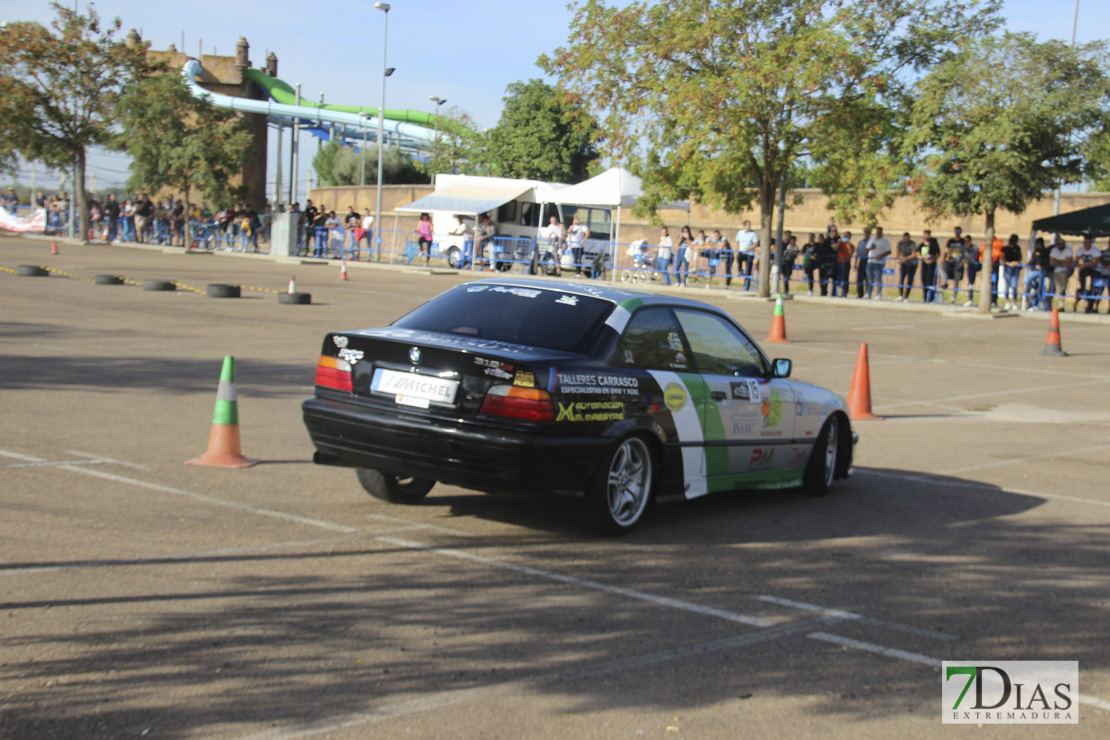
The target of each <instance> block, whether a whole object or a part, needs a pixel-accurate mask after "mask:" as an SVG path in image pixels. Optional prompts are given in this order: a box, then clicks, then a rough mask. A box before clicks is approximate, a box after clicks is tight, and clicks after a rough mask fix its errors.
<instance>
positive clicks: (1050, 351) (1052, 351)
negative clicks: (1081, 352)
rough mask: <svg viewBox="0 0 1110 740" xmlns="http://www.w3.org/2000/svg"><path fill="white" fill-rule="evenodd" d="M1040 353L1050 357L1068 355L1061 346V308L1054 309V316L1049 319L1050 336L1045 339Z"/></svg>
mask: <svg viewBox="0 0 1110 740" xmlns="http://www.w3.org/2000/svg"><path fill="white" fill-rule="evenodd" d="M1040 354H1042V355H1047V356H1049V357H1067V356H1068V353H1067V352H1065V351H1064V348H1063V347H1061V346H1060V309H1058V308H1054V309H1052V316H1050V317H1049V319H1048V336H1047V337H1045V340H1044V348H1043V349H1042V350H1041V351H1040Z"/></svg>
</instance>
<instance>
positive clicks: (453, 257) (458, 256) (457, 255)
mask: <svg viewBox="0 0 1110 740" xmlns="http://www.w3.org/2000/svg"><path fill="white" fill-rule="evenodd" d="M461 262H462V250H461V249H459V248H458V247H449V248H448V249H447V264H448V265H450V266H451V267H454V268H455V269H456V270H457V269H458V268H459V264H460V263H461Z"/></svg>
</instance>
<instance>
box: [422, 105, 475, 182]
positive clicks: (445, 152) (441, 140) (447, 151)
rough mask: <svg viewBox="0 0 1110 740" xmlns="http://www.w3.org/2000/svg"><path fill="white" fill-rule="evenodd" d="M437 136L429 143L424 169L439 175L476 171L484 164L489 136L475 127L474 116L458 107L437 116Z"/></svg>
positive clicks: (473, 172) (429, 173)
mask: <svg viewBox="0 0 1110 740" xmlns="http://www.w3.org/2000/svg"><path fill="white" fill-rule="evenodd" d="M434 130H435V138H434V139H433V140H432V144H431V146H429V147H427V149H426V150H425V151H426V154H427V157H428V158H427V161H426V162H425V164H424V169H425V171H426V172H427V174H428V176H429V177H430V178H432V179H434V178H435V176H436V174H437V173H439V172H446V173H449V174H456V175H476V174H478V173H479V171H480V170H481V169H482V168H483V165H482V161H483V160H484V158H485V154H484V150H485V137H484V136H482V135H481V134H478V133H476V132H475V131H474V119H473V117H471V115H470V114H469V113H466V112H465V111H463V110H461V109H459V108H457V107H455V108H451V110H449V111H448V112H447V113H446V114H444V115H437V116H436V125H435V129H434Z"/></svg>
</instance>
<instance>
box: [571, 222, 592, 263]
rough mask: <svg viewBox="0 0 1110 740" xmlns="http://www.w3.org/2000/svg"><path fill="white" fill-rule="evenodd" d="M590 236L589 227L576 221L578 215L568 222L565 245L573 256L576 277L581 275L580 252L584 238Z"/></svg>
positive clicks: (584, 241)
mask: <svg viewBox="0 0 1110 740" xmlns="http://www.w3.org/2000/svg"><path fill="white" fill-rule="evenodd" d="M589 238H590V229H589V227H587V226H585V225H583V224H581V223H579V222H578V216H575V217H574V220H573V221H572V222H571V224H570V228H569V229H567V247H568V248H569V249H570V253H571V255H572V256H573V258H574V276H575V277H576V278H580V277H582V252H583V248H584V245H585V243H586V240H587V239H589Z"/></svg>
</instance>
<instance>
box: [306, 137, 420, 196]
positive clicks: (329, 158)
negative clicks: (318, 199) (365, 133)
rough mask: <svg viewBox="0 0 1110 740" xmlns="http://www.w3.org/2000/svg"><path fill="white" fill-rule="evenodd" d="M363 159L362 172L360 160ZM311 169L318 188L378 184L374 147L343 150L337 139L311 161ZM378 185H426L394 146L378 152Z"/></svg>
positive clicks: (408, 157)
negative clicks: (380, 152)
mask: <svg viewBox="0 0 1110 740" xmlns="http://www.w3.org/2000/svg"><path fill="white" fill-rule="evenodd" d="M364 158H365V160H366V162H365V169H364V164H363V159H364ZM312 168H313V169H314V170H316V175H317V176H318V177H319V178H320V185H321V186H324V185H325V183H326V184H327V185H330V186H332V187H342V186H344V185H358V184H360V183H361V182H363V173H365V182H366V183H367V184H373V183H376V182H377V181H378V145H377V144H373V145H370V146H367V147H366V148H365V149H363V150H362V151H361V152H356V151H355V148H354V147H353V146H345V145H343V144H342V143H340V141H339V140H338V139H332V140H331V141H329V142H328V143H327V144H325V145H324V146H322V147H320V151H318V152H317V153H316V156H315V157H313V159H312ZM382 182H383V183H385V184H387V185H411V184H423V183H426V182H428V175H427V174H426V173H425V172H424V170H423V168H422V167H419V166H417V163H416V161H415V160H414V159H413V158H412V155H410V154H408V153H406V152H404V151H402V150H401V148H400V147H398V146H386V147H383V149H382Z"/></svg>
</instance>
